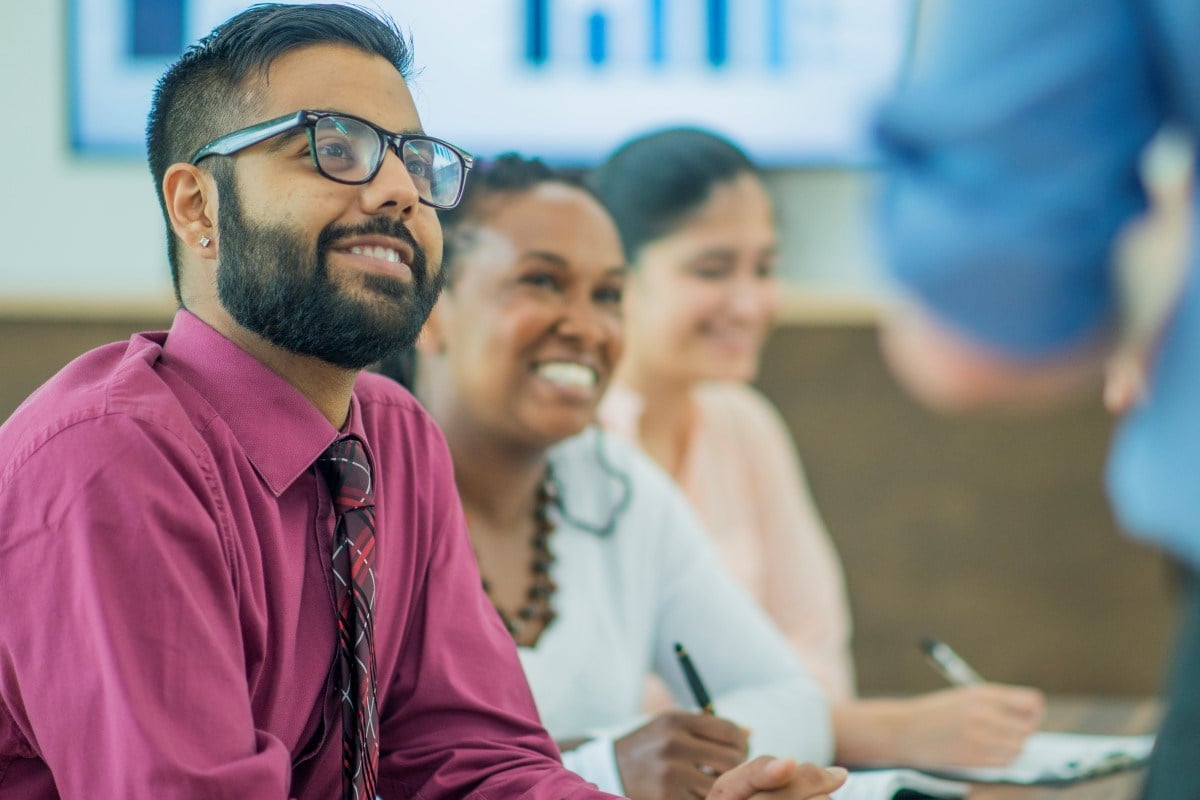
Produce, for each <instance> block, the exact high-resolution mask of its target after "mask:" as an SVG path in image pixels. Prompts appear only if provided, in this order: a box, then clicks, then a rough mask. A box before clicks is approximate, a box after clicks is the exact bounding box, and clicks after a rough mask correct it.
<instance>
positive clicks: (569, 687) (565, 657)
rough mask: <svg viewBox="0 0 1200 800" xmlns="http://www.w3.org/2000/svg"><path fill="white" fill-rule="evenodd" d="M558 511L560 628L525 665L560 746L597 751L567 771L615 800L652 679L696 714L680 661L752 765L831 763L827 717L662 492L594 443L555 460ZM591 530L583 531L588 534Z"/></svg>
mask: <svg viewBox="0 0 1200 800" xmlns="http://www.w3.org/2000/svg"><path fill="white" fill-rule="evenodd" d="M550 460H551V463H552V464H553V468H554V475H555V478H556V480H557V482H558V485H559V489H560V506H561V507H560V508H556V509H553V510H552V512H551V513H552V516H553V518H554V522H555V530H554V533H553V534H551V536H550V548H551V550H552V551H553V553H554V555H555V557H556V561H555V563H554V565H553V567H552V569H551V577H552V578H553V579H554V581H555V582H556V583H557V584H558V591H557V592H556V594H555V595H554V598H553V601H552V602H553V604H554V608H555V610H556V611H557V612H558V618H557V619H556V620H555V621H554V622H553V623H552V624H551V625H550V626H549V627H548V628H547V629H546V630H545V631H544V632H543V633H542V635H541V638H540V639H539V640H538V642H537V644H536V645H535V646H534V647H532V648H526V647H522V648H520V656H521V663H522V664H523V666H524V668H525V675H526V677H527V678H528V679H529V684H530V687H531V688H532V690H533V695H534V698H535V700H536V701H537V706H538V711H539V713H540V714H541V717H542V722H543V724H545V726H546V728H547V729H548V730H549V731H550V733H551V734H552V735H553V736H554V738H555V739H560V740H563V739H572V738H578V737H587V738H591V739H595V742H594V743H592V744H591V745H585V746H584V747H581V748H580V749H579V750H577V751H572V752H568V753H566V754H564V761H565V762H566V764H567V766H568V767H569V768H571V769H573V770H574V771H576V772H578V773H579V774H581V775H583V777H584V778H586V779H588V780H590V781H592V782H594V783H597V785H599V787H600V788H601V789H603V790H605V791H609V792H612V793H614V794H622V793H623V789H622V787H621V784H620V779H619V777H618V775H617V770H616V765H615V762H614V760H613V756H612V739H614V738H619V737H620V736H622V735H624V734H625V733H628V732H629V731H631V730H633V729H634V728H637V727H639V726H640V725H641V724H643V723H644V722H645V721H646V718H645V717H644V716H643V715H642V713H641V707H642V699H643V690H644V687H645V679H646V674H647V672H654V673H657V674H658V676H659V677H660V678H662V680H663V681H665V683H666V684H667V686H668V687H669V689H670V691H671V694H672V695H673V696H674V697H675V699H676V701H677V702H678V704H679V706H680V707H682V708H685V709H688V708H690V709H695V707H696V704H695V701H694V700H693V698H692V696H691V693H690V691H689V690H688V687H687V683H686V681H685V679H684V677H683V673H682V671H681V670H680V667H679V663H678V661H677V659H676V656H675V651H674V645H675V643H676V642H679V643H681V644H682V645H683V646H684V647H686V648H687V650H688V652H689V653H690V654H691V657H692V661H693V663H694V664H695V666H696V670H697V672H699V673H700V676H701V677H702V679H703V681H704V683H705V685H706V686H707V688H708V691H709V694H710V695H711V696H712V700H713V705H714V707H715V709H716V713H717V714H718V715H719V716H721V717H723V718H725V719H729V720H732V721H734V722H736V723H738V724H739V725H742V726H744V727H746V728H749V729H750V730H751V731H752V732H753V733H752V735H751V738H750V754H751V757H753V756H756V755H760V754H764V753H770V754H772V755H777V756H791V757H794V758H797V759H799V760H801V761H813V762H816V763H821V764H824V763H828V762H829V760H830V758H831V757H832V754H833V738H832V733H831V730H830V720H829V708H828V706H827V704H826V701H825V699H824V696H823V693H822V691H821V689H820V688H819V687H818V686H817V684H816V683H815V682H814V681H813V679H812V678H811V676H810V675H809V674H808V672H807V671H806V670H805V668H804V667H803V666H802V664H801V663H800V661H799V660H798V658H797V656H796V654H795V652H794V651H793V650H792V648H791V646H790V645H789V644H788V642H787V640H786V639H784V637H783V635H782V634H781V633H780V632H779V631H778V630H777V629H776V628H775V626H774V625H773V624H772V623H771V621H770V620H769V619H768V618H767V616H766V615H765V614H764V613H763V611H761V610H760V608H759V607H758V606H757V605H756V604H755V603H754V601H753V600H751V599H750V597H749V596H748V595H747V594H746V593H745V592H744V591H743V590H742V589H741V588H740V587H738V586H737V585H736V584H735V583H734V581H733V580H732V579H731V578H730V577H729V576H728V575H726V573H725V572H724V570H723V569H722V568H721V566H720V564H719V563H718V562H717V560H716V557H715V555H714V552H713V549H712V544H711V542H710V539H709V537H708V535H707V534H706V533H705V532H704V531H703V530H702V529H701V527H700V522H699V521H698V519H697V518H696V516H695V513H694V512H693V511H692V510H691V508H690V506H689V505H688V503H687V501H686V499H684V497H683V495H682V494H681V493H680V491H679V490H678V489H677V488H676V486H675V485H674V483H673V482H672V481H671V479H670V478H669V477H668V476H667V475H666V474H665V473H663V472H662V471H661V470H660V469H659V468H658V466H657V465H655V464H654V463H653V462H652V461H651V460H650V459H649V458H648V457H647V456H644V455H642V454H641V453H640V452H639V451H637V450H635V449H634V448H632V447H631V446H629V445H627V444H624V443H622V442H619V441H617V440H615V439H613V438H612V437H608V436H605V435H604V434H602V433H600V432H599V431H598V430H596V429H589V430H588V431H585V432H584V433H582V434H580V435H579V436H576V437H574V438H572V439H569V440H567V441H565V442H563V443H561V444H560V445H558V446H556V447H555V448H554V449H553V450H552V451H551V453H550ZM589 527H590V528H592V530H588V528H589Z"/></svg>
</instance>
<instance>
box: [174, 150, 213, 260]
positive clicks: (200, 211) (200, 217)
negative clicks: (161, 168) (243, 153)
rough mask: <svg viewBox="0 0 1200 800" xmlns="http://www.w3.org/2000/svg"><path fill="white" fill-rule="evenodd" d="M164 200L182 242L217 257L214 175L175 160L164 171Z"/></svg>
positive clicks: (199, 252) (203, 255)
mask: <svg viewBox="0 0 1200 800" xmlns="http://www.w3.org/2000/svg"><path fill="white" fill-rule="evenodd" d="M163 204H164V205H165V206H166V209H167V216H168V217H170V219H171V229H172V230H173V231H174V232H175V235H176V236H177V237H179V240H180V241H181V242H182V243H183V246H184V247H185V248H187V249H188V250H191V251H192V252H194V253H195V254H196V255H197V256H198V257H199V258H202V259H210V260H213V261H215V260H216V258H217V250H218V249H219V242H218V239H217V225H216V220H217V186H216V183H214V182H213V179H212V176H211V175H210V174H208V173H207V172H204V171H203V170H201V169H200V168H198V167H196V166H193V165H192V164H184V163H175V164H172V165H171V166H169V167H167V171H166V173H165V174H164V175H163Z"/></svg>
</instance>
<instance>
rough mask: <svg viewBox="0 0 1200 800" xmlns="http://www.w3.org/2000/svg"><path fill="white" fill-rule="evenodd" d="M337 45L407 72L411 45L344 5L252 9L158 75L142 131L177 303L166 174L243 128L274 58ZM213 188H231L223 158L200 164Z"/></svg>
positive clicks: (381, 22) (376, 19)
mask: <svg viewBox="0 0 1200 800" xmlns="http://www.w3.org/2000/svg"><path fill="white" fill-rule="evenodd" d="M330 43H340V44H347V45H350V46H351V47H355V48H358V49H359V50H362V51H363V52H365V53H371V54H374V55H378V56H380V57H382V58H385V59H387V61H388V62H389V63H391V64H392V65H393V66H394V67H395V68H396V71H397V72H399V73H400V76H401V77H402V78H405V79H407V78H408V76H409V74H410V72H411V71H412V46H411V43H410V42H409V41H408V40H407V39H406V38H405V36H404V35H403V34H402V33H401V32H400V30H399V29H398V28H397V27H396V23H395V22H393V21H392V20H391V19H390V18H388V17H386V16H382V15H376V14H374V13H372V12H371V11H368V10H366V9H364V8H360V7H358V6H354V5H347V4H333V3H328V4H316V5H287V4H282V3H261V4H259V5H255V6H251V7H250V8H248V9H246V10H245V11H243V12H242V13H240V14H237V15H235V16H233V17H231V18H229V19H228V20H226V21H225V22H223V23H221V24H220V25H218V26H217V27H216V28H214V29H213V31H212V33H210V34H209V35H208V36H205V37H204V38H203V39H201V40H200V41H199V42H197V43H196V44H194V45H192V46H191V47H189V48H188V49H187V51H186V52H185V53H184V54H183V56H181V57H180V59H179V60H178V61H176V62H175V63H174V64H173V65H171V67H169V68H168V69H167V71H166V72H165V73H163V75H162V77H161V78H159V80H158V85H157V86H156V87H155V89H154V97H153V100H152V101H151V104H150V116H149V119H148V121H147V124H146V153H147V158H148V159H149V162H150V173H151V175H152V176H153V177H154V187H155V191H156V192H157V193H158V201H159V204H160V205H161V206H162V211H163V217H164V219H165V220H166V223H167V259H168V261H169V262H170V265H171V281H172V282H173V283H174V285H175V296H176V299H178V300H180V302H182V297H181V296H180V288H179V253H178V241H177V240H176V238H175V234H174V231H172V229H171V220H170V216H169V215H168V214H167V207H166V200H165V198H164V197H163V187H162V182H163V175H165V174H166V171H167V168H168V167H170V166H171V164H174V163H177V162H180V161H188V160H190V159H191V157H192V155H193V154H194V153H195V152H196V151H197V150H199V149H200V148H201V147H203V146H204V145H205V144H207V143H208V142H210V141H212V140H213V139H216V138H217V137H219V136H222V135H224V134H226V133H229V132H230V131H233V130H236V129H238V128H239V127H242V126H243V125H247V124H251V123H252V122H255V121H256V120H247V119H246V117H247V115H248V114H249V113H250V112H251V111H252V110H253V108H254V105H255V100H256V94H255V91H254V89H253V87H251V86H250V85H248V83H249V81H250V80H251V79H253V78H261V77H263V76H264V75H265V74H266V72H267V70H269V69H270V67H271V64H272V63H273V62H274V61H275V59H277V58H279V57H280V56H281V55H283V54H284V53H286V52H288V51H290V50H293V49H295V48H298V47H305V46H308V45H316V44H330ZM205 164H206V166H207V167H208V168H209V169H210V170H211V171H212V173H213V175H214V177H216V178H217V180H218V185H221V186H228V185H232V176H233V167H232V165H231V164H230V163H229V162H228V160H227V159H221V158H214V159H209V160H207V161H206V162H205Z"/></svg>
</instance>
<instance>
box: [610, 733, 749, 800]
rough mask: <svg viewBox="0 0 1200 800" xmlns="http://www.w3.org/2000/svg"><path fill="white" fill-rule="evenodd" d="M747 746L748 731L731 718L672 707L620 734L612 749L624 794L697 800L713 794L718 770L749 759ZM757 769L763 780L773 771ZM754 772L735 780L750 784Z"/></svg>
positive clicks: (644, 799) (647, 799) (637, 798)
mask: <svg viewBox="0 0 1200 800" xmlns="http://www.w3.org/2000/svg"><path fill="white" fill-rule="evenodd" d="M747 747H748V734H747V732H746V731H745V730H744V729H743V728H741V727H739V726H738V725H736V724H734V723H732V722H730V721H728V720H724V719H721V718H720V717H714V716H711V715H709V714H695V713H689V712H685V711H668V712H666V713H663V714H659V715H658V716H657V717H655V718H654V719H652V720H650V722H648V723H646V724H645V725H643V726H642V727H640V728H638V729H637V730H635V731H632V732H631V733H628V734H626V735H625V736H622V737H621V738H620V739H617V740H616V741H615V742H614V743H613V752H614V754H615V755H616V759H617V769H618V771H619V772H620V773H621V783H622V784H624V786H625V794H626V795H627V796H629V797H631V798H633V800H668V799H669V800H676V798H680V799H684V800H694V799H695V798H703V797H705V796H706V795H708V793H709V792H710V791H711V790H712V788H713V785H714V782H715V781H716V779H717V778H718V776H720V775H723V774H724V773H726V772H729V771H730V770H732V769H733V768H734V767H736V766H737V765H738V764H740V763H742V762H743V761H745V760H746V753H747ZM752 773H753V776H759V777H761V779H762V780H764V781H765V780H768V779H769V776H770V774H773V773H771V771H770V770H767V771H766V772H763V773H762V775H761V776H760V770H759V769H756V770H754V771H752ZM762 776H766V777H762ZM750 778H751V776H748V775H743V776H742V779H739V780H741V781H742V782H741V783H738V782H736V781H735V785H737V786H744V785H749V784H745V783H744V781H745V780H748V779H750ZM728 796H729V797H743V796H745V797H749V796H750V795H740V794H738V795H728Z"/></svg>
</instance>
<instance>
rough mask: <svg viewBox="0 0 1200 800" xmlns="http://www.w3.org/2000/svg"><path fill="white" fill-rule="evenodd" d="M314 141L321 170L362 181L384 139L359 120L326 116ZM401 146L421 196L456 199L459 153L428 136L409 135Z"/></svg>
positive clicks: (439, 202)
mask: <svg viewBox="0 0 1200 800" xmlns="http://www.w3.org/2000/svg"><path fill="white" fill-rule="evenodd" d="M313 144H314V148H315V153H316V159H317V166H318V167H319V168H320V170H321V171H322V172H323V173H325V174H326V175H327V176H329V177H330V178H333V179H334V180H337V181H345V182H347V183H361V182H363V181H365V180H367V179H368V178H369V177H370V176H371V174H372V173H373V172H374V171H375V169H376V167H378V166H379V163H380V162H381V161H382V160H383V148H384V147H385V140H384V138H383V137H382V136H381V135H380V134H379V132H378V131H376V130H375V129H374V128H372V127H371V126H370V125H366V124H364V123H362V122H360V121H359V120H356V119H352V118H349V117H339V116H329V117H321V118H320V119H318V120H317V124H316V126H315V127H314V129H313ZM400 149H401V152H400V158H401V160H402V161H403V162H404V166H405V167H406V168H407V169H408V172H409V175H410V176H411V178H412V181H413V183H414V184H415V185H416V187H417V193H418V194H419V195H420V197H421V199H422V200H424V201H425V202H427V203H430V204H431V205H434V206H450V205H453V204H454V202H455V201H456V200H458V195H459V191H460V189H461V186H462V180H463V174H464V169H463V163H462V159H461V158H460V157H459V155H458V153H456V152H454V150H452V149H450V148H449V147H446V146H445V145H443V144H440V143H438V142H434V141H430V140H428V139H408V140H406V141H405V142H404V145H403V147H401V148H400Z"/></svg>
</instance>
